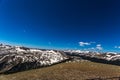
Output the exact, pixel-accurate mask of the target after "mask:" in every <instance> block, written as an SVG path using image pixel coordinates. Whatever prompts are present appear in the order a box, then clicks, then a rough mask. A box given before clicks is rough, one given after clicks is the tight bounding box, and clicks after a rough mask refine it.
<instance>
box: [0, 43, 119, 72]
mask: <svg viewBox="0 0 120 80" xmlns="http://www.w3.org/2000/svg"><path fill="white" fill-rule="evenodd" d="M73 56H76V57H80V58H82V59H85V60H89V61H93V62H101V63H108V64H115V65H120V54H117V53H115V52H107V53H99V52H91V51H81V50H63V51H60V50H48V49H37V48H27V47H20V46H10V45H3V44H0V73H6V72H7V73H9V72H16V71H22V70H27V69H33V68H40V67H45V66H50V65H53V64H56V63H61V62H64V61H69V60H71V59H72V58H75V57H73Z"/></svg>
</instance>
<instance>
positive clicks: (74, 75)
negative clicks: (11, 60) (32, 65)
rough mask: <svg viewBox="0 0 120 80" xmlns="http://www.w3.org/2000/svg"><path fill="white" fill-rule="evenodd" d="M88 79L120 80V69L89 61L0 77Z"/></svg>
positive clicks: (1, 79)
mask: <svg viewBox="0 0 120 80" xmlns="http://www.w3.org/2000/svg"><path fill="white" fill-rule="evenodd" d="M94 78H95V79H94ZM96 78H102V79H96ZM109 78H110V79H109ZM87 79H88V80H119V79H120V67H119V66H115V65H108V64H101V63H93V62H89V61H80V62H70V63H61V64H57V65H54V66H50V67H45V68H40V69H33V70H29V71H23V72H18V73H14V74H8V75H4V74H1V75H0V80H87Z"/></svg>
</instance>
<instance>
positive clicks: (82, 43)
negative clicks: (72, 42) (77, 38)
mask: <svg viewBox="0 0 120 80" xmlns="http://www.w3.org/2000/svg"><path fill="white" fill-rule="evenodd" d="M79 45H80V46H88V45H91V43H89V42H79Z"/></svg>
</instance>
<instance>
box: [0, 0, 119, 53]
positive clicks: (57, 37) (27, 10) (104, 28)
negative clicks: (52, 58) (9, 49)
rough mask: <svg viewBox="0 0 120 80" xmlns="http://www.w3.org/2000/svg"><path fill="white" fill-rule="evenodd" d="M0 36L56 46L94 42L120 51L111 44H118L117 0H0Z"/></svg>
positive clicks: (12, 40)
mask: <svg viewBox="0 0 120 80" xmlns="http://www.w3.org/2000/svg"><path fill="white" fill-rule="evenodd" d="M0 40H1V42H9V43H13V44H21V45H26V46H34V47H40V48H55V49H66V48H70V49H76V48H77V49H83V47H80V46H79V44H78V42H80V41H83V42H96V44H101V45H102V47H103V48H104V50H110V51H120V50H119V49H115V48H114V46H119V45H120V0H0ZM88 47H89V48H90V47H95V45H91V46H87V48H88ZM84 48H86V47H84Z"/></svg>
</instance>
